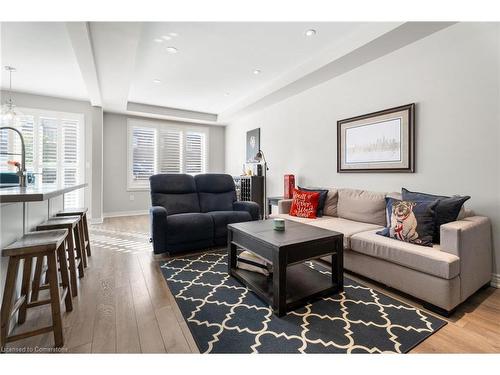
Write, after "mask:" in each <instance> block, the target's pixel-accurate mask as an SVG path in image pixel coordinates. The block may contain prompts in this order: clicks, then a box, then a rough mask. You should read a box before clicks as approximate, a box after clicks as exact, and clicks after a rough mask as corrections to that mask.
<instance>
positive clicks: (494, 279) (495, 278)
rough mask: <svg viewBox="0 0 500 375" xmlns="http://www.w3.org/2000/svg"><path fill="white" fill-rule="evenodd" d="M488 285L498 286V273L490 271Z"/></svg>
mask: <svg viewBox="0 0 500 375" xmlns="http://www.w3.org/2000/svg"><path fill="white" fill-rule="evenodd" d="M490 285H491V286H492V287H494V288H500V274H498V273H492V274H491V281H490Z"/></svg>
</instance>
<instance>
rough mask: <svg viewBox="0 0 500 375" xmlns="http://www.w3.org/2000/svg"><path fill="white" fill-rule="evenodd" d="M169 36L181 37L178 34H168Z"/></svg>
mask: <svg viewBox="0 0 500 375" xmlns="http://www.w3.org/2000/svg"><path fill="white" fill-rule="evenodd" d="M168 35H170V36H173V37H176V36H179V34H177V33H168Z"/></svg>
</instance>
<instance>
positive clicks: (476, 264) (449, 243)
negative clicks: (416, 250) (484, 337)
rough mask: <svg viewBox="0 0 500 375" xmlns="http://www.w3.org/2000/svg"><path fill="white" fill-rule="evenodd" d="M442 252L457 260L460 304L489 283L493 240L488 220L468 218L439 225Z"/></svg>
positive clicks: (474, 217)
mask: <svg viewBox="0 0 500 375" xmlns="http://www.w3.org/2000/svg"><path fill="white" fill-rule="evenodd" d="M440 231H441V233H440V234H441V244H440V245H441V246H440V248H441V251H444V252H447V253H450V254H454V255H456V256H458V257H459V258H460V280H461V283H460V284H461V285H460V289H461V300H462V301H464V300H465V299H466V298H467V297H469V296H470V295H471V294H472V293H474V292H475V291H476V290H478V289H479V288H480V287H482V286H483V285H485V284H486V283H488V282H489V281H490V280H491V272H492V254H491V249H492V238H491V223H490V220H489V219H488V218H487V217H483V216H471V217H466V218H464V219H463V220H458V221H453V222H451V223H447V224H444V225H441V228H440Z"/></svg>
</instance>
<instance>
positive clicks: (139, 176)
mask: <svg viewBox="0 0 500 375" xmlns="http://www.w3.org/2000/svg"><path fill="white" fill-rule="evenodd" d="M155 143H156V130H155V129H153V128H145V127H134V129H133V131H132V178H133V179H134V181H138V182H139V183H140V182H141V181H146V182H147V181H148V180H149V177H150V176H152V175H153V174H154V173H155V153H156V144H155Z"/></svg>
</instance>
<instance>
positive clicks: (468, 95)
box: [226, 23, 500, 274]
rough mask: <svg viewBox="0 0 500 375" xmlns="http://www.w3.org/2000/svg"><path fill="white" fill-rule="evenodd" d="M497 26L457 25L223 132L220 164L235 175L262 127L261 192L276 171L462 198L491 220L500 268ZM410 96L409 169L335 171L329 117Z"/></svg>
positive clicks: (272, 188)
mask: <svg viewBox="0 0 500 375" xmlns="http://www.w3.org/2000/svg"><path fill="white" fill-rule="evenodd" d="M499 34H500V32H499V25H498V24H486V23H483V24H478V23H464V24H457V25H454V26H452V27H449V28H447V29H444V30H443V31H440V32H438V33H436V34H433V35H431V36H429V37H427V38H424V39H422V40H420V41H418V42H415V43H413V44H411V45H408V46H406V47H404V48H402V49H400V50H398V51H395V52H393V53H391V54H389V55H386V56H384V57H381V58H379V59H377V60H375V61H372V62H370V63H368V64H366V65H363V66H361V67H359V68H356V69H355V70H352V71H350V72H348V73H345V74H343V75H341V76H339V77H337V78H335V79H332V80H330V81H327V82H324V83H322V84H321V85H318V86H315V87H313V88H311V89H309V90H306V91H304V92H302V93H300V94H298V95H295V96H293V97H290V98H288V99H286V100H284V101H282V102H279V103H277V104H275V105H273V106H270V107H268V108H266V109H264V110H262V111H259V112H256V113H253V114H251V115H250V116H247V117H246V118H242V119H237V120H236V121H234V122H233V123H231V124H230V125H229V126H227V128H226V170H227V172H228V173H232V174H238V173H240V171H241V165H242V163H243V161H244V158H245V133H246V131H247V130H249V129H253V128H257V127H260V128H261V148H262V150H263V151H264V152H265V154H266V158H267V161H268V163H269V167H270V171H269V174H268V176H269V179H268V195H282V193H283V175H284V174H286V173H293V174H295V175H296V176H297V177H298V182H299V184H302V185H306V186H307V185H310V186H311V185H315V186H337V187H353V188H363V189H369V190H379V191H398V190H400V189H401V187H402V186H404V187H407V188H409V189H412V190H418V191H424V192H430V193H436V194H467V195H470V196H472V199H471V200H470V201H469V202H468V203H467V206H468V207H471V208H473V209H474V210H475V211H476V212H478V213H480V214H483V215H486V216H488V217H490V218H491V220H492V222H493V231H494V243H495V249H496V252H495V259H494V269H495V271H494V272H495V273H497V274H499V273H500V233H499V232H500V179H499V173H500V162H499V160H500V152H499V148H500V126H499V120H500V119H499V100H500V97H499V83H500V79H499V63H500V59H499V56H500V44H499ZM412 102H415V103H416V104H417V107H416V173H414V174H403V173H397V174H389V173H386V174H382V173H373V174H368V173H362V174H347V173H342V174H338V173H337V172H336V152H337V150H336V148H337V145H336V142H337V141H336V128H337V120H340V119H344V118H349V117H352V116H356V115H361V114H365V113H369V112H373V111H377V110H382V109H385V108H390V107H395V106H398V105H403V104H407V103H412Z"/></svg>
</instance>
